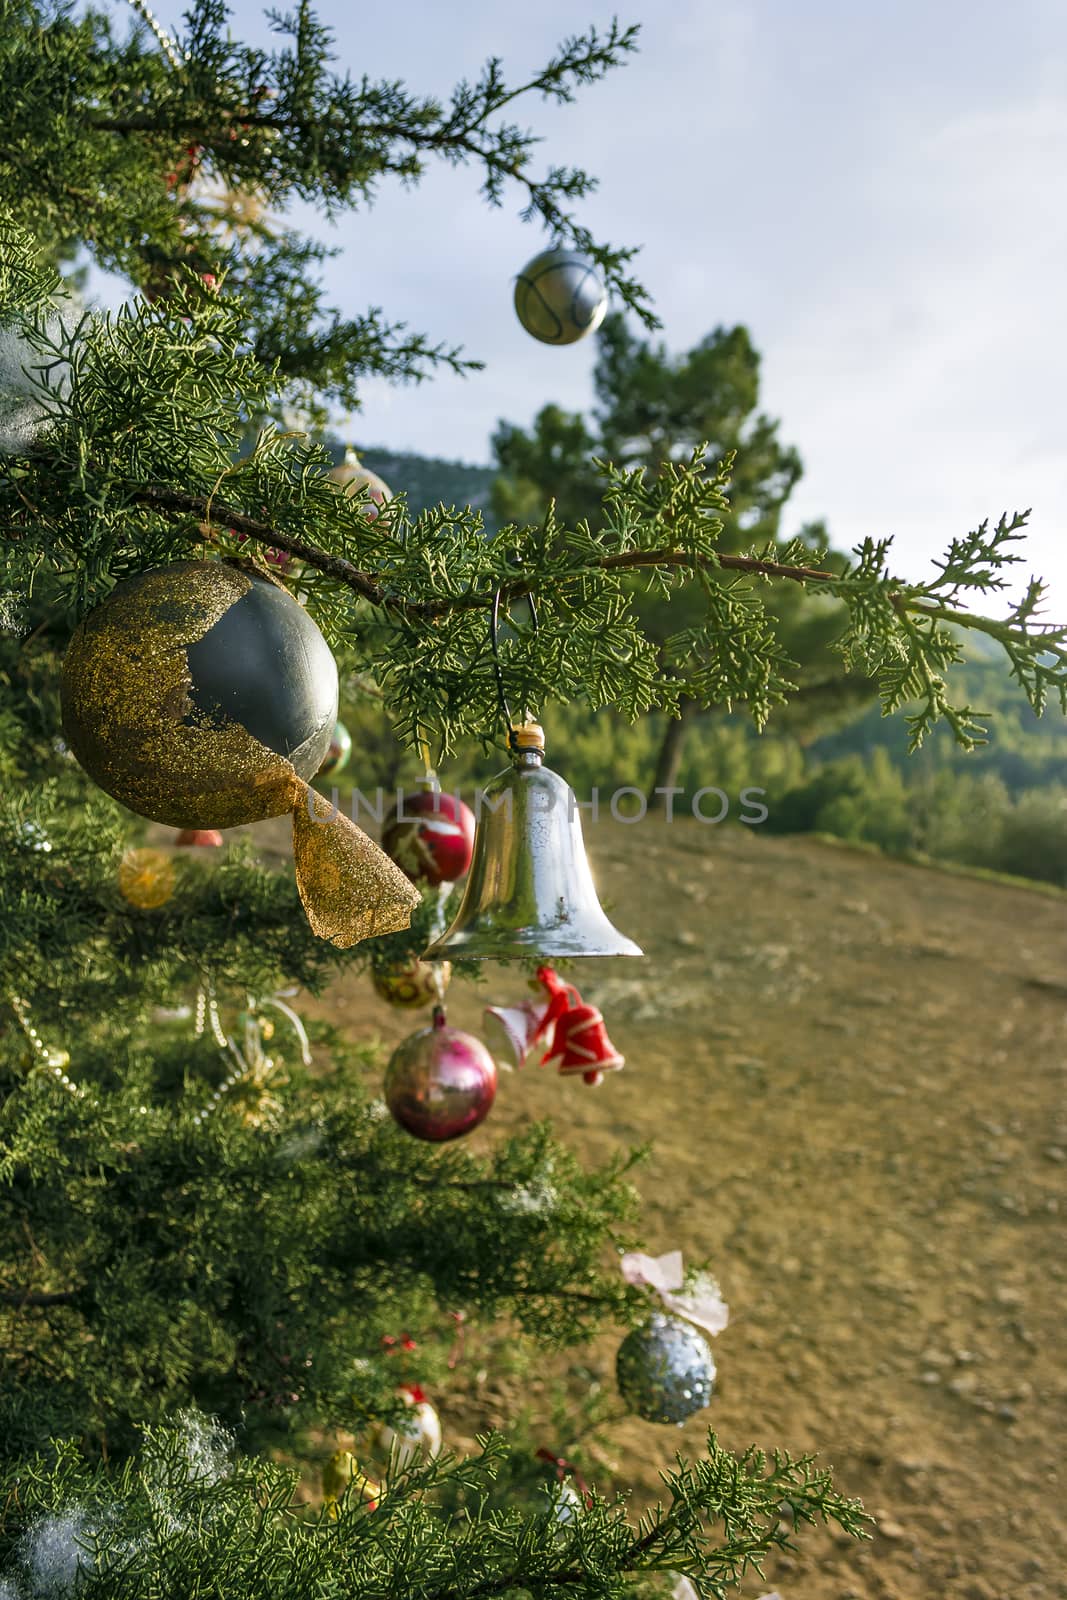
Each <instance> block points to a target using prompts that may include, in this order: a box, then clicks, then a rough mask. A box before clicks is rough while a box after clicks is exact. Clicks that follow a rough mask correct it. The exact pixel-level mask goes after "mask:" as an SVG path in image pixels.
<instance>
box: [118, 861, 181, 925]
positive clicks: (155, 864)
mask: <svg viewBox="0 0 1067 1600" xmlns="http://www.w3.org/2000/svg"><path fill="white" fill-rule="evenodd" d="M174 884H175V872H174V863H173V862H172V861H171V859H170V857H169V856H168V855H167V854H166V853H165V852H164V851H162V850H150V849H139V850H127V851H126V853H125V855H124V856H123V857H122V860H121V861H120V862H119V893H120V894H121V895H122V897H123V899H124V900H128V901H129V903H130V905H131V906H136V907H137V909H138V911H158V910H159V907H160V906H164V905H166V903H167V901H168V900H169V899H170V897H171V895H172V894H173V893H174Z"/></svg>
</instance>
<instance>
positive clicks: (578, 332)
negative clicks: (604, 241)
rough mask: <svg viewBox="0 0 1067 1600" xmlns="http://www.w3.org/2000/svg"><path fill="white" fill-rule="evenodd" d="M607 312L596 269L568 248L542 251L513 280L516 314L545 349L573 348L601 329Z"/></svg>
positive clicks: (603, 292)
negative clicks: (559, 345) (561, 346)
mask: <svg viewBox="0 0 1067 1600" xmlns="http://www.w3.org/2000/svg"><path fill="white" fill-rule="evenodd" d="M607 309H608V294H607V290H606V289H605V288H604V284H603V281H602V279H601V277H600V274H599V273H598V272H597V269H596V267H595V266H594V265H593V263H592V262H591V261H590V260H589V258H588V256H583V255H582V254H581V253H580V252H579V251H577V250H571V249H568V248H567V247H566V246H557V247H556V248H554V249H552V250H542V251H541V253H540V255H536V256H534V258H533V260H532V261H528V262H527V263H526V265H525V266H524V267H523V269H522V271H521V272H520V273H519V275H518V276H517V278H516V279H515V314H516V316H517V317H518V319H519V321H520V322H521V323H522V325H523V327H524V328H525V329H526V332H527V333H529V334H532V335H533V337H534V338H535V339H539V340H540V341H541V343H542V344H575V343H576V342H577V341H578V340H579V339H584V338H585V336H586V334H587V333H592V332H593V329H594V328H598V327H599V326H600V324H601V323H602V322H603V320H604V313H605V312H606V311H607Z"/></svg>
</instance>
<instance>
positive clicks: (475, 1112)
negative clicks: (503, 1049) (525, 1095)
mask: <svg viewBox="0 0 1067 1600" xmlns="http://www.w3.org/2000/svg"><path fill="white" fill-rule="evenodd" d="M495 1096H496V1062H495V1061H494V1060H493V1058H492V1056H491V1055H490V1054H489V1052H488V1050H487V1049H486V1048H485V1045H484V1044H483V1043H482V1041H481V1040H480V1039H476V1038H475V1037H474V1035H473V1034H471V1033H463V1032H461V1031H460V1029H459V1028H450V1027H448V1025H447V1024H446V1022H445V1014H444V1012H443V1011H442V1010H438V1011H437V1012H436V1013H435V1015H434V1020H433V1025H432V1026H431V1027H429V1028H420V1029H419V1031H418V1033H413V1034H412V1035H411V1036H410V1038H407V1039H405V1040H404V1041H403V1043H402V1044H400V1045H398V1046H397V1048H396V1049H395V1050H394V1051H393V1054H392V1057H391V1059H390V1062H389V1065H388V1067H387V1068H386V1072H385V1103H386V1105H387V1106H388V1107H389V1110H390V1111H391V1112H392V1114H393V1116H394V1117H395V1118H396V1120H397V1122H399V1124H400V1126H401V1127H402V1128H405V1129H406V1130H407V1132H408V1133H413V1134H414V1135H415V1137H416V1139H430V1140H433V1141H434V1142H435V1143H438V1144H440V1143H442V1142H443V1141H444V1140H446V1139H458V1138H459V1137H460V1136H461V1135H462V1134H464V1133H470V1131H471V1129H472V1128H476V1127H477V1126H478V1124H479V1122H482V1121H484V1119H485V1118H486V1117H487V1116H488V1114H489V1109H490V1107H491V1106H492V1104H493V1100H494V1098H495Z"/></svg>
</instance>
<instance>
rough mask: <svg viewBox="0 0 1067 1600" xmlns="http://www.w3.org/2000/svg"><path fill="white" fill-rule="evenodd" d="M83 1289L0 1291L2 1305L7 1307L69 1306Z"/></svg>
mask: <svg viewBox="0 0 1067 1600" xmlns="http://www.w3.org/2000/svg"><path fill="white" fill-rule="evenodd" d="M81 1292H82V1291H81V1289H56V1290H55V1291H53V1292H52V1293H44V1292H36V1291H34V1290H32V1289H0V1304H2V1305H5V1306H67V1305H70V1303H71V1301H72V1300H76V1299H77V1298H78V1296H79V1295H80V1294H81Z"/></svg>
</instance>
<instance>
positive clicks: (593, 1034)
mask: <svg viewBox="0 0 1067 1600" xmlns="http://www.w3.org/2000/svg"><path fill="white" fill-rule="evenodd" d="M537 979H538V982H539V983H540V984H541V987H542V988H543V989H544V991H545V993H546V994H547V995H548V1009H547V1010H546V1012H545V1015H544V1017H543V1018H542V1021H541V1027H540V1029H539V1032H540V1033H542V1034H543V1035H544V1037H545V1040H546V1048H545V1053H544V1055H543V1056H542V1058H541V1065H542V1066H543V1067H555V1069H556V1071H557V1072H558V1073H560V1074H561V1076H563V1077H575V1076H578V1075H579V1074H580V1075H581V1077H582V1080H583V1082H585V1083H587V1084H589V1085H590V1087H591V1088H595V1087H596V1086H597V1085H598V1084H600V1083H602V1082H603V1081H604V1074H605V1072H618V1071H619V1069H620V1068H621V1067H622V1066H623V1065H624V1064H625V1058H624V1057H623V1056H621V1055H620V1054H619V1052H618V1051H617V1050H616V1048H615V1046H614V1045H613V1044H612V1042H611V1040H610V1039H609V1038H608V1030H607V1027H606V1026H605V1023H604V1018H603V1015H602V1014H601V1012H600V1011H599V1010H598V1009H597V1007H596V1006H591V1005H587V1004H586V1002H585V1001H584V1000H583V999H582V997H581V995H580V994H579V993H578V991H577V989H576V988H575V987H574V985H573V983H564V981H563V979H562V978H561V977H560V976H559V974H558V973H557V972H555V971H553V969H552V968H551V967H538V969H537Z"/></svg>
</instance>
